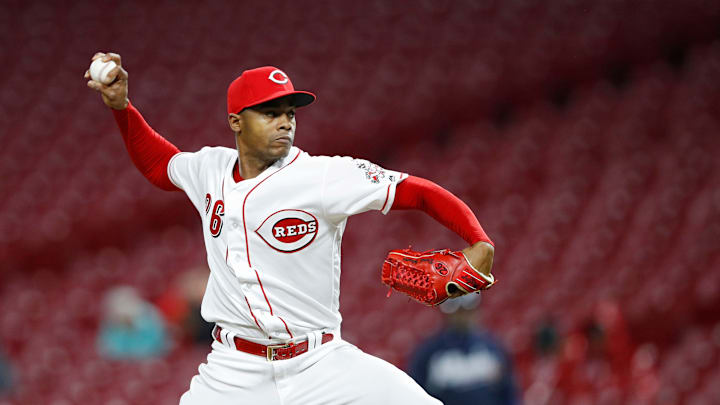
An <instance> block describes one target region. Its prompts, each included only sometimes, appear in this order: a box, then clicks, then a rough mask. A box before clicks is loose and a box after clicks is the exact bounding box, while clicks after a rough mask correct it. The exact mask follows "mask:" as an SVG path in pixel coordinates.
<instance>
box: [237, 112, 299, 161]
mask: <svg viewBox="0 0 720 405" xmlns="http://www.w3.org/2000/svg"><path fill="white" fill-rule="evenodd" d="M240 116H241V118H242V119H241V120H240V122H239V124H240V134H239V137H238V143H242V144H243V146H244V147H245V148H246V149H247V150H248V151H249V152H251V153H252V154H253V155H255V156H256V157H258V158H259V159H262V160H265V161H269V160H277V159H279V158H283V157H285V156H287V154H288V153H289V152H290V147H291V146H292V145H293V141H294V140H295V106H293V105H291V104H290V102H289V101H288V100H287V99H279V100H273V101H271V102H268V103H265V104H261V105H260V106H258V107H253V108H248V109H246V110H244V111H243V112H241V113H240Z"/></svg>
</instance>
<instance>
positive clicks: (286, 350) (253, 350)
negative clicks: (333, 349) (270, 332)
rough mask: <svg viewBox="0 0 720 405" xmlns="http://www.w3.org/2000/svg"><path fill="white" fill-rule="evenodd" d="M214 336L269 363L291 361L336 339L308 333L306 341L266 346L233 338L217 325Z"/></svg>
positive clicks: (330, 334)
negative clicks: (263, 358)
mask: <svg viewBox="0 0 720 405" xmlns="http://www.w3.org/2000/svg"><path fill="white" fill-rule="evenodd" d="M212 335H213V338H215V340H217V341H218V342H220V343H222V344H223V345H225V346H227V347H230V348H234V349H235V350H239V351H241V352H245V353H250V354H254V355H256V356H261V357H265V358H266V359H267V360H268V361H273V360H286V359H291V358H293V357H295V356H299V355H301V354H303V353H306V352H308V351H310V350H313V349H316V348H318V347H320V345H323V344H325V343H328V342H330V341H331V340H333V337H334V335H333V334H332V333H325V332H321V331H314V332H310V333H308V334H307V339H305V340H301V341H298V342H290V343H284V344H279V345H267V346H265V345H263V344H260V343H255V342H251V341H249V340H245V339H242V338H239V337H237V336H231V333H230V332H229V331H228V330H227V329H223V328H221V327H220V326H218V325H215V327H214V328H213V332H212ZM230 342H232V343H230Z"/></svg>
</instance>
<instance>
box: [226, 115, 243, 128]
mask: <svg viewBox="0 0 720 405" xmlns="http://www.w3.org/2000/svg"><path fill="white" fill-rule="evenodd" d="M228 124H230V129H232V131H233V132H240V130H241V128H242V116H241V115H240V114H228Z"/></svg>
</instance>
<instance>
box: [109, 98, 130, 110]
mask: <svg viewBox="0 0 720 405" xmlns="http://www.w3.org/2000/svg"><path fill="white" fill-rule="evenodd" d="M129 105H130V99H128V98H127V97H125V100H123V101H122V102H119V103H112V104H110V105H109V107H110V108H112V109H113V110H117V111H122V110H125V109H126V108H128V106H129Z"/></svg>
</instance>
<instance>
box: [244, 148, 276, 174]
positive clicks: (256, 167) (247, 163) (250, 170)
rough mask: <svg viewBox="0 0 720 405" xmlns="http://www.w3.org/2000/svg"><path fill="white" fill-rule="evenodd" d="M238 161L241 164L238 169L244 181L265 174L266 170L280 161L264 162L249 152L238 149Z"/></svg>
mask: <svg viewBox="0 0 720 405" xmlns="http://www.w3.org/2000/svg"><path fill="white" fill-rule="evenodd" d="M238 160H239V163H240V165H239V167H238V168H239V169H240V176H241V177H242V178H243V179H245V180H248V179H252V178H255V177H257V176H258V175H260V173H262V172H264V171H265V169H267V168H268V167H270V166H272V165H273V163H275V162H277V160H278V159H274V160H264V159H261V158H258V157H257V156H254V155H252V154H249V153H247V152H245V153H244V152H243V151H241V150H240V149H238Z"/></svg>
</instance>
